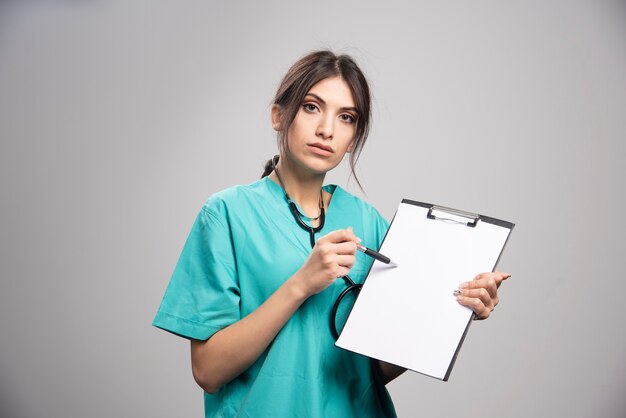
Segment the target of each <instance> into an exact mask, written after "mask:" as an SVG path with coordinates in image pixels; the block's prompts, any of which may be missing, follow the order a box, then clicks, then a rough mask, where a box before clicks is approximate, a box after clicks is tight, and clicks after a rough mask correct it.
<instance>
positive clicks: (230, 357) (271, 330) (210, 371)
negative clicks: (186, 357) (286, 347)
mask: <svg viewBox="0 0 626 418" xmlns="http://www.w3.org/2000/svg"><path fill="white" fill-rule="evenodd" d="M296 282H297V280H296V276H295V275H294V276H293V277H291V278H290V279H289V280H287V281H286V282H285V283H284V284H283V285H282V286H281V287H280V288H278V289H277V290H276V292H274V293H273V294H272V296H270V297H269V298H268V299H267V300H266V301H265V302H264V303H263V304H262V305H261V306H259V307H258V308H257V309H256V310H255V311H253V312H252V313H250V314H249V315H247V316H246V317H244V318H242V319H241V320H239V321H237V322H235V323H234V324H232V325H230V326H228V327H226V328H224V329H222V330H220V331H218V332H216V333H215V334H214V335H213V336H211V338H209V339H208V340H207V341H198V340H192V343H191V360H192V369H193V375H194V378H195V380H196V382H197V383H198V384H199V385H200V386H201V387H202V388H203V389H204V390H205V391H207V392H210V393H213V392H216V391H217V390H219V388H220V387H221V386H222V385H224V384H226V383H228V382H230V381H231V380H232V379H234V378H235V377H237V376H238V375H240V374H241V373H242V372H243V371H245V370H246V369H247V368H248V367H250V366H251V365H252V364H253V363H254V362H255V361H256V360H257V359H258V358H259V356H260V355H261V353H263V351H265V349H266V348H267V347H268V346H269V344H270V343H271V342H272V340H273V339H274V338H275V337H276V335H277V334H278V332H279V331H280V330H281V328H282V327H283V326H284V325H285V323H287V321H289V319H290V318H291V316H292V315H293V313H294V312H295V311H296V310H297V309H298V307H300V305H301V304H302V303H303V302H304V301H305V300H306V298H307V295H306V293H305V292H303V291H302V290H301V289H300V287H299V286H298V285H296Z"/></svg>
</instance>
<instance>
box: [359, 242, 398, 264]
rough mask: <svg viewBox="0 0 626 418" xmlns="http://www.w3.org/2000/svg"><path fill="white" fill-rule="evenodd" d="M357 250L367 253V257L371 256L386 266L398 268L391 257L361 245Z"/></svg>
mask: <svg viewBox="0 0 626 418" xmlns="http://www.w3.org/2000/svg"><path fill="white" fill-rule="evenodd" d="M356 248H357V249H358V250H359V251H361V252H363V253H365V255H369V256H370V257H372V258H374V259H376V260H378V261H380V262H383V263H385V264H389V265H390V266H393V267H398V265H397V264H396V263H394V262H393V261H391V259H390V258H389V257H386V256H384V255H382V254H381V253H379V252H377V251H374V250H372V249H369V248H367V247H365V246H363V245H361V244H357V245H356Z"/></svg>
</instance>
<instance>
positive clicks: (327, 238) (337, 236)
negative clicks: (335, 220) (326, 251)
mask: <svg viewBox="0 0 626 418" xmlns="http://www.w3.org/2000/svg"><path fill="white" fill-rule="evenodd" d="M319 241H323V242H331V243H340V242H347V241H352V242H360V241H361V240H360V239H359V238H357V236H356V235H354V233H353V232H352V230H349V229H338V230H336V231H333V232H330V233H328V234H326V235H324V236H323V237H322V238H320V239H319V240H318V242H319Z"/></svg>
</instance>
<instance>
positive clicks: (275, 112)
mask: <svg viewBox="0 0 626 418" xmlns="http://www.w3.org/2000/svg"><path fill="white" fill-rule="evenodd" d="M281 118H282V114H281V109H280V107H279V106H278V105H277V104H274V105H272V128H274V130H275V131H277V132H280V131H281V130H282V123H281Z"/></svg>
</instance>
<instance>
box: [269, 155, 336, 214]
mask: <svg viewBox="0 0 626 418" xmlns="http://www.w3.org/2000/svg"><path fill="white" fill-rule="evenodd" d="M276 169H277V170H278V172H279V173H280V178H281V179H282V182H283V184H282V186H283V187H284V188H285V191H286V192H287V194H288V195H289V197H291V200H293V201H294V202H296V203H297V204H298V205H299V206H300V208H302V210H303V211H304V214H305V215H306V216H308V217H316V216H318V214H319V211H320V209H319V207H320V191H321V188H322V185H323V184H324V177H325V175H324V174H311V173H303V172H302V170H298V168H297V167H295V166H294V164H292V163H290V162H289V161H288V160H287V158H284V156H281V158H280V160H279V161H278V164H276ZM269 177H270V178H271V179H272V180H273V181H275V182H276V183H278V184H280V181H279V179H278V176H277V175H276V171H272V173H271V174H270V175H269Z"/></svg>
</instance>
